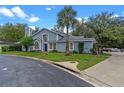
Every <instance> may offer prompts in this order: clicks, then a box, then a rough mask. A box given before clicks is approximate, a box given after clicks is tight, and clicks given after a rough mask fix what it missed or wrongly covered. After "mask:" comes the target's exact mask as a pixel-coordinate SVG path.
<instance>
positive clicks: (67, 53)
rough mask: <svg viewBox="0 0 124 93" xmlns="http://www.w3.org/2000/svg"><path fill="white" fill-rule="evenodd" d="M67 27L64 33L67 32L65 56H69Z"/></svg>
mask: <svg viewBox="0 0 124 93" xmlns="http://www.w3.org/2000/svg"><path fill="white" fill-rule="evenodd" d="M68 29H69V27H68V25H67V26H66V32H67V36H66V56H69V55H70V51H69V32H68Z"/></svg>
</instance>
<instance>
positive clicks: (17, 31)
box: [0, 23, 26, 42]
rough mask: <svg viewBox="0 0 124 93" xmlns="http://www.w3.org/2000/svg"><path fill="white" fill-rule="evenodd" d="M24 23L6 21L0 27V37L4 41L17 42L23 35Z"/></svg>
mask: <svg viewBox="0 0 124 93" xmlns="http://www.w3.org/2000/svg"><path fill="white" fill-rule="evenodd" d="M25 26H26V25H25V24H16V25H13V24H12V23H6V24H5V25H3V26H1V27H0V38H1V40H3V41H6V42H18V41H19V40H20V39H21V38H22V37H23V36H24V31H25Z"/></svg>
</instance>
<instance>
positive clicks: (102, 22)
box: [88, 12, 113, 52]
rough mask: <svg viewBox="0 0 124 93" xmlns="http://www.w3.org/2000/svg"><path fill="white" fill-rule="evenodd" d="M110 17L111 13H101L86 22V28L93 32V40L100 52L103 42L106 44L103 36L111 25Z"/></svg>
mask: <svg viewBox="0 0 124 93" xmlns="http://www.w3.org/2000/svg"><path fill="white" fill-rule="evenodd" d="M112 15H113V14H112V13H107V12H102V13H101V14H97V15H95V16H92V17H90V18H89V21H88V26H89V28H91V29H92V30H93V31H94V33H95V38H96V40H97V42H98V44H99V47H100V49H101V50H102V48H103V47H104V44H105V43H104V42H106V41H105V36H104V35H103V34H104V33H107V31H108V29H109V27H110V25H111V23H112ZM101 52H102V51H101Z"/></svg>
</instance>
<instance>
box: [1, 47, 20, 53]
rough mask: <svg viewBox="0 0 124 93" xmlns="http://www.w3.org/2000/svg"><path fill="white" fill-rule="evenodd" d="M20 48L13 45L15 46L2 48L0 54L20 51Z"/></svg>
mask: <svg viewBox="0 0 124 93" xmlns="http://www.w3.org/2000/svg"><path fill="white" fill-rule="evenodd" d="M21 50H22V46H20V45H15V46H2V52H7V51H21Z"/></svg>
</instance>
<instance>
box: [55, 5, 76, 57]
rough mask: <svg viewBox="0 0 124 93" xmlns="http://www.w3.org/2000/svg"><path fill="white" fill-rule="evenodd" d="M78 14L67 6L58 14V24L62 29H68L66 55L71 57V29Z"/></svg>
mask: <svg viewBox="0 0 124 93" xmlns="http://www.w3.org/2000/svg"><path fill="white" fill-rule="evenodd" d="M76 14H77V12H76V11H75V10H73V9H72V7H71V6H65V7H64V9H62V10H61V11H60V12H59V13H58V20H57V23H58V25H59V26H60V27H61V28H63V29H64V28H66V55H70V51H69V29H70V28H71V27H72V25H73V19H74V18H75V17H76Z"/></svg>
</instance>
